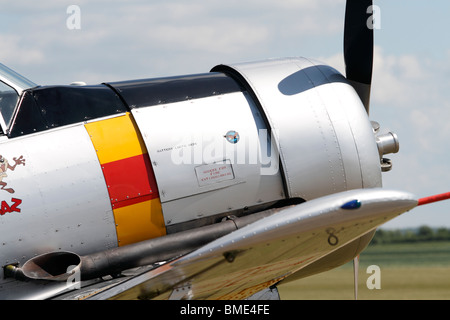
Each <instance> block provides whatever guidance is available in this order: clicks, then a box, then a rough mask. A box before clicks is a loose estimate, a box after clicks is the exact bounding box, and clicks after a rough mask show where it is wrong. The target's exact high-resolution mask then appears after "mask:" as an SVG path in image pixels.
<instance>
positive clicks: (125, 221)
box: [114, 198, 166, 246]
mask: <svg viewBox="0 0 450 320" xmlns="http://www.w3.org/2000/svg"><path fill="white" fill-rule="evenodd" d="M161 212H162V211H161V202H160V200H159V198H158V199H152V200H148V201H144V202H140V203H136V204H132V205H129V206H126V207H122V208H118V209H114V217H115V220H116V230H117V239H118V241H119V246H124V245H127V244H131V243H135V242H139V241H143V240H146V239H151V238H155V237H160V236H163V235H165V234H166V232H165V225H164V219H163V216H162V214H161Z"/></svg>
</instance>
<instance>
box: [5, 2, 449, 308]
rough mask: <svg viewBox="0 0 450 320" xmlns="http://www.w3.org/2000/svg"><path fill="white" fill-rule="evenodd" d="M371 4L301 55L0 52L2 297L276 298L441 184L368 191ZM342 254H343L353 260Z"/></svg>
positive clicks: (361, 245) (378, 176)
mask: <svg viewBox="0 0 450 320" xmlns="http://www.w3.org/2000/svg"><path fill="white" fill-rule="evenodd" d="M371 6H372V1H368V0H347V3H346V10H345V27H344V59H345V64H346V76H343V75H342V74H340V73H339V72H338V71H336V70H335V69H334V68H332V67H331V66H328V65H326V64H323V63H321V62H319V61H316V60H313V59H307V58H303V57H288V58H279V59H268V60H264V61H256V62H246V63H237V64H220V65H217V66H215V67H213V68H212V69H211V70H210V72H207V73H200V74H193V75H182V76H173V77H165V78H157V79H139V80H130V81H121V82H105V83H102V84H98V85H86V84H84V83H74V84H71V85H52V86H40V85H37V84H35V83H33V82H32V81H30V80H28V79H26V78H25V77H23V76H21V75H19V74H18V73H16V72H15V71H13V70H11V69H9V68H8V67H6V66H4V65H0V113H1V117H0V126H1V130H2V132H1V135H0V195H1V198H0V200H1V208H0V221H1V223H0V232H1V235H2V236H1V243H0V246H1V249H0V264H1V268H0V299H86V300H103V299H155V300H165V299H169V300H183V299H192V300H200V299H222V300H231V299H250V300H252V299H256V300H258V299H264V300H266V299H267V300H268V299H279V298H280V297H279V294H278V290H277V286H278V285H280V284H284V283H287V282H290V281H294V280H298V279H302V278H305V277H308V276H311V275H314V274H317V273H321V272H326V271H328V270H331V269H333V268H336V267H338V266H340V265H343V264H345V263H347V262H350V261H352V260H353V261H354V262H355V261H357V257H358V256H359V254H360V253H361V252H362V251H363V250H364V249H365V248H366V247H367V245H368V244H369V242H370V241H371V239H372V237H373V235H374V233H375V232H376V230H377V228H378V227H379V226H380V225H382V224H383V223H385V222H387V221H389V220H390V219H393V218H395V217H397V216H398V215H400V214H403V213H405V212H407V211H409V210H412V209H413V208H415V207H417V206H419V205H425V204H428V203H432V202H435V201H441V200H445V199H448V198H450V193H443V194H440V195H436V196H431V197H424V198H417V197H416V196H414V195H412V194H410V193H407V192H403V191H398V190H388V189H384V188H383V186H382V174H383V172H386V171H389V170H391V169H392V161H391V160H389V159H387V158H385V155H387V154H391V153H396V152H398V151H399V140H398V137H397V135H396V134H395V133H392V132H388V133H382V132H381V130H380V125H379V124H378V123H377V122H375V121H371V120H370V119H369V110H370V108H369V106H370V90H371V78H372V64H373V28H370V26H369V25H368V24H367V21H368V19H369V18H370V13H369V12H370V11H369V10H368V9H369V8H370V7H371ZM355 263H356V262H355Z"/></svg>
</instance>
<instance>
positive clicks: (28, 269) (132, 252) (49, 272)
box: [4, 207, 286, 281]
mask: <svg viewBox="0 0 450 320" xmlns="http://www.w3.org/2000/svg"><path fill="white" fill-rule="evenodd" d="M285 208H286V207H283V208H276V209H269V210H265V211H261V212H258V213H254V214H251V215H248V216H244V217H241V218H231V217H228V219H226V220H224V221H222V222H220V223H216V224H213V225H209V226H205V227H200V228H196V229H192V230H187V231H182V232H178V233H174V234H169V235H166V236H163V237H159V238H155V239H150V240H145V241H142V242H138V243H135V244H130V245H127V246H123V247H117V248H114V249H109V250H106V251H101V252H97V253H93V254H89V255H85V256H79V255H78V254H76V253H73V252H68V251H58V252H49V253H45V254H42V255H39V256H36V257H34V258H31V259H29V260H28V261H27V262H25V263H24V265H23V266H22V267H17V266H14V265H8V266H6V267H4V273H5V277H12V278H15V279H17V280H25V281H28V280H48V281H67V279H69V277H71V276H73V275H74V274H75V273H76V272H79V274H80V276H81V280H90V279H95V278H99V277H102V276H106V275H111V276H117V275H118V274H120V273H121V272H122V271H124V270H127V269H131V268H136V267H141V266H146V265H150V264H152V263H156V262H160V261H166V260H169V259H172V258H174V257H177V256H181V255H184V254H187V253H189V252H191V251H193V250H195V249H197V248H199V247H201V246H203V245H205V244H207V243H208V242H211V241H213V240H215V239H217V238H220V237H222V236H224V235H226V234H228V233H230V232H233V231H235V230H237V229H240V228H242V227H244V226H246V225H248V224H250V223H252V222H255V221H257V220H260V219H262V218H265V217H267V216H270V215H272V214H274V213H276V212H278V211H280V210H282V209H285Z"/></svg>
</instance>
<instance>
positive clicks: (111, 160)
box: [85, 113, 166, 246]
mask: <svg viewBox="0 0 450 320" xmlns="http://www.w3.org/2000/svg"><path fill="white" fill-rule="evenodd" d="M85 127H86V130H87V131H88V133H89V136H90V138H91V140H92V143H93V145H94V148H95V150H96V152H97V157H98V159H99V161H100V165H101V167H102V171H103V175H104V177H105V182H106V185H107V187H108V193H109V197H110V201H111V206H112V209H113V213H114V219H115V223H116V231H117V240H118V245H119V246H123V245H126V244H131V243H135V242H139V241H142V240H146V239H151V238H156V237H160V236H163V235H165V234H166V229H165V224H164V218H163V214H162V208H161V201H160V199H159V193H158V188H157V184H156V181H155V176H154V173H153V169H152V166H151V162H150V158H149V155H148V152H147V148H146V147H145V144H144V141H143V140H142V137H141V135H140V132H139V129H138V127H137V125H136V123H135V122H134V120H133V118H132V116H131V115H130V114H129V113H126V114H125V115H123V116H119V117H115V118H110V119H106V120H100V121H96V122H91V123H88V124H86V125H85Z"/></svg>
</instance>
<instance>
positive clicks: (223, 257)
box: [90, 189, 418, 299]
mask: <svg viewBox="0 0 450 320" xmlns="http://www.w3.org/2000/svg"><path fill="white" fill-rule="evenodd" d="M417 203H418V201H417V199H416V198H415V197H414V196H413V195H411V194H409V193H405V192H400V191H389V190H383V189H364V190H352V191H347V192H342V193H337V194H334V195H330V196H326V197H322V198H319V199H315V200H311V201H309V202H306V203H303V204H299V205H297V206H295V207H290V208H287V209H285V210H282V211H280V212H279V213H276V214H274V215H272V216H269V217H267V218H264V219H261V220H259V221H257V222H254V223H252V224H250V225H248V226H246V227H244V228H242V229H239V230H237V231H234V232H232V233H230V234H228V235H226V236H224V237H221V238H219V239H217V240H215V241H213V242H211V243H209V244H207V245H205V246H203V247H201V248H199V249H197V250H195V251H193V252H191V253H189V254H187V255H185V256H183V257H181V258H178V259H177V260H174V261H172V262H169V263H166V264H165V265H163V266H161V267H159V268H158V269H155V270H151V271H148V272H145V273H143V274H141V275H138V276H136V277H134V278H132V279H130V280H127V281H125V282H123V283H120V284H118V285H116V286H113V287H112V288H109V289H107V290H104V291H103V292H100V293H98V294H96V295H93V296H91V297H90V299H135V298H140V299H170V298H181V299H245V298H247V297H249V296H251V295H253V294H255V293H256V292H259V291H261V290H263V289H265V288H267V287H269V286H271V285H274V284H276V283H278V282H279V281H281V280H283V279H285V278H287V277H289V276H290V275H292V274H294V273H295V272H297V271H299V270H301V269H302V268H304V267H306V266H308V265H310V264H311V263H313V262H315V261H318V260H319V259H321V258H323V257H325V256H327V255H329V254H331V253H332V252H334V251H336V250H338V249H339V248H342V247H343V246H345V245H346V244H348V243H350V242H351V241H353V240H355V239H357V238H359V237H361V236H363V235H365V234H367V233H368V232H370V231H372V230H374V229H375V228H376V227H378V226H379V225H381V224H383V223H385V222H386V221H388V220H390V219H392V218H394V217H396V216H398V215H400V214H402V213H404V212H406V211H408V210H410V209H412V208H414V207H416V206H417Z"/></svg>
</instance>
